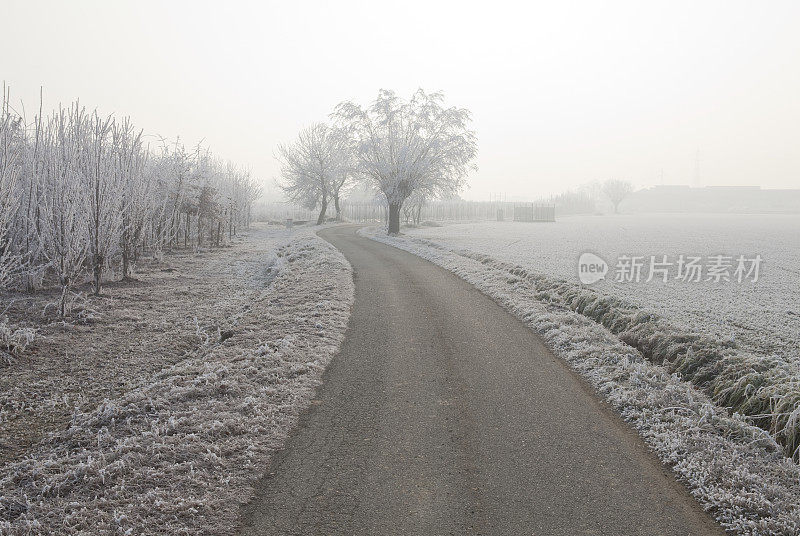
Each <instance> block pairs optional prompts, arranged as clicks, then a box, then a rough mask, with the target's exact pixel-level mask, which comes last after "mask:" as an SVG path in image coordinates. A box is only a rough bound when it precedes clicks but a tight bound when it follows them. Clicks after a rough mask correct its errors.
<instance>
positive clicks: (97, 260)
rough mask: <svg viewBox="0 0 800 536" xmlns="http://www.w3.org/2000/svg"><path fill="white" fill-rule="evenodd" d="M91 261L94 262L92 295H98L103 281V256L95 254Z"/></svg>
mask: <svg viewBox="0 0 800 536" xmlns="http://www.w3.org/2000/svg"><path fill="white" fill-rule="evenodd" d="M92 261H93V262H92V264H94V270H93V271H94V295H95V296H99V295H100V291H101V290H102V281H103V257H102V256H100V255H97V254H95V255H94V256H93V259H92Z"/></svg>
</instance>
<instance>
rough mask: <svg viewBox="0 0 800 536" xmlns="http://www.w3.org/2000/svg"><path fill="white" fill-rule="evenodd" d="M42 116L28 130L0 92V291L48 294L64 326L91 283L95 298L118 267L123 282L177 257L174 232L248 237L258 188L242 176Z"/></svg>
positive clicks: (80, 113) (112, 126)
mask: <svg viewBox="0 0 800 536" xmlns="http://www.w3.org/2000/svg"><path fill="white" fill-rule="evenodd" d="M41 108H42V107H41V104H40V106H39V113H38V114H37V115H35V117H34V120H33V121H32V122H31V123H28V122H27V121H26V119H25V117H24V116H23V115H21V114H18V113H16V112H14V111H13V109H12V108H11V106H10V104H9V99H8V92H7V91H6V90H5V88H4V91H3V98H2V107H0V286H2V287H5V286H11V287H17V288H20V287H24V288H26V289H28V290H35V289H37V288H40V287H44V286H48V285H58V286H59V288H60V289H61V297H60V299H59V300H58V310H59V313H60V314H61V315H62V316H64V315H65V314H66V313H67V312H68V301H69V296H70V295H71V293H72V291H73V290H74V289H75V288H76V287H78V286H80V285H83V284H84V283H86V282H88V281H91V282H92V284H93V290H94V292H95V293H99V292H100V290H101V287H102V284H103V282H104V281H106V280H107V279H108V278H109V274H113V273H116V270H117V267H119V268H120V270H119V272H120V273H121V274H122V276H123V278H126V277H128V276H129V274H130V271H131V266H132V263H133V262H135V259H136V257H137V255H138V254H141V253H143V252H145V251H149V252H151V253H153V254H160V252H161V251H163V250H164V249H165V248H170V247H177V246H178V245H179V244H178V240H179V235H180V232H181V231H182V230H184V229H186V231H187V233H186V235H185V237H184V239H185V240H186V245H195V244H199V243H203V244H206V243H208V244H214V245H220V244H221V243H222V241H223V235H224V234H225V231H227V234H228V235H229V236H231V237H232V236H233V234H235V232H236V229H237V228H241V227H247V226H249V224H250V220H251V207H252V203H253V202H254V201H255V199H256V198H257V197H258V196H259V195H260V188H259V185H258V183H257V182H256V181H255V180H253V179H252V178H251V176H250V174H249V173H248V172H243V171H240V170H239V169H238V168H236V167H235V166H233V165H231V164H229V163H225V162H222V161H220V160H218V159H215V158H213V157H212V156H211V154H210V152H209V151H208V150H207V149H204V148H201V147H199V146H198V147H196V148H195V149H194V150H191V151H187V150H186V148H185V147H184V146H183V144H182V143H181V142H180V140H177V141H175V142H174V143H169V144H166V143H164V144H163V147H162V150H161V151H160V152H158V151H157V152H151V151H150V149H149V148H148V147H145V146H143V144H142V132H141V131H137V130H136V129H134V128H133V126H132V125H131V123H130V121H128V120H127V119H124V120H118V119H115V118H114V117H113V116H109V117H100V116H99V115H98V114H97V113H96V112H87V111H86V110H85V108H83V107H81V106H79V105H78V104H72V105H70V106H69V107H65V108H60V109H59V110H58V111H56V112H53V113H52V114H49V115H47V116H45V115H44V114H43V113H42V109H41ZM195 224H196V225H197V227H196V229H197V234H196V236H195V237H193V236H192V235H191V234H190V233H189V232H188V231H189V230H190V229H191V228H192V227H193V226H194V225H195ZM195 238H196V240H195Z"/></svg>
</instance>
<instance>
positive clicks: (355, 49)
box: [0, 0, 800, 200]
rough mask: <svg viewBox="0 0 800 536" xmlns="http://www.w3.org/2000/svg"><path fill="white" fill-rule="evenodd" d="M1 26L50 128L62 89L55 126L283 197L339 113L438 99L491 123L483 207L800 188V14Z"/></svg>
mask: <svg viewBox="0 0 800 536" xmlns="http://www.w3.org/2000/svg"><path fill="white" fill-rule="evenodd" d="M294 4H297V5H294ZM301 4H302V5H301ZM0 20H2V31H1V32H0V41H1V42H2V53H0V79H2V80H5V81H6V83H8V84H10V86H11V91H12V98H14V99H15V101H16V102H19V101H20V100H22V101H23V102H24V103H25V106H26V107H27V110H26V112H27V114H28V116H29V117H30V118H32V116H33V114H34V112H35V108H36V107H37V106H38V93H39V86H43V87H44V106H45V110H50V109H52V108H55V107H57V106H58V103H59V102H62V103H68V102H70V101H71V100H73V99H76V98H80V100H81V102H82V103H83V104H84V105H86V106H88V107H90V108H94V107H97V108H98V109H99V111H100V112H101V113H115V114H117V115H118V116H130V117H131V119H132V120H133V122H134V124H135V125H137V126H138V127H140V128H144V129H145V132H147V133H149V134H160V135H162V136H166V137H175V136H177V135H180V136H181V137H182V138H183V139H184V140H185V141H186V143H187V145H188V144H194V143H196V142H197V141H199V140H200V139H204V140H205V143H206V144H207V145H208V146H210V147H211V149H212V150H213V151H214V153H215V154H217V155H218V156H220V157H223V158H226V159H230V160H232V161H234V162H237V163H239V164H242V165H246V166H249V167H250V168H251V169H252V170H253V172H254V174H255V175H256V176H257V177H260V178H262V179H264V180H265V182H266V183H267V185H268V186H270V185H271V184H272V180H273V179H274V178H275V176H276V175H277V172H278V171H277V164H276V162H275V160H274V158H273V154H274V148H275V145H276V144H277V143H278V142H286V141H291V140H292V139H293V138H294V136H295V135H296V133H297V131H298V130H299V129H300V128H302V127H303V126H306V125H308V124H309V123H311V122H313V121H318V120H324V119H326V117H327V114H328V113H330V111H331V110H332V108H333V107H334V106H335V105H336V104H337V103H338V102H340V101H342V100H347V99H353V100H357V101H359V102H361V103H364V104H366V103H368V102H369V101H370V100H371V99H373V98H374V97H375V96H376V95H377V91H378V89H379V88H389V89H394V90H396V91H398V92H399V93H400V94H401V95H402V96H405V97H407V96H410V94H411V92H412V91H413V90H415V89H416V88H418V87H422V88H424V89H425V90H427V91H433V90H442V91H444V92H445V95H446V99H447V103H449V104H453V105H458V106H463V107H467V108H469V109H470V110H471V111H472V112H473V118H474V123H473V127H474V128H475V130H476V131H477V134H478V142H479V158H478V161H477V164H478V166H479V171H478V172H476V173H474V174H473V175H472V177H471V178H470V185H471V186H470V188H469V189H468V190H467V191H466V192H465V193H464V197H466V198H468V199H488V197H489V194H490V193H500V192H503V193H505V194H506V195H507V196H508V198H509V199H510V200H511V199H526V198H527V199H532V198H534V197H537V196H538V195H542V194H548V193H554V192H559V191H563V190H565V189H567V188H571V187H575V186H578V185H580V184H582V183H586V182H589V181H591V180H603V179H606V178H609V177H615V178H623V179H628V180H631V181H633V182H634V183H636V184H637V185H649V184H659V183H661V182H662V180H663V182H664V183H667V184H694V183H695V175H696V169H697V162H698V160H699V183H700V184H701V185H724V184H732V185H751V184H752V185H754V184H761V185H762V186H765V187H773V188H777V187H783V188H788V187H795V188H796V187H800V32H798V31H797V27H798V26H800V2H796V1H782V2H778V1H773V2H740V1H730V0H728V1H713V2H712V1H699V0H697V1H690V2H677V1H669V2H660V3H656V2H615V3H611V2H585V3H584V2H580V3H579V2H575V3H568V2H543V3H520V4H512V3H501V2H480V3H476V4H475V6H468V5H466V4H465V3H450V4H445V3H436V2H433V1H430V0H429V1H424V2H419V3H415V2H408V1H403V2H397V3H381V4H379V5H378V4H377V3H373V2H363V3H359V2H348V3H345V2H341V1H337V2H331V3H310V2H305V3H302V2H296V3H295V2H287V1H283V2H269V3H268V2H253V3H235V2H225V3H224V4H223V3H222V2H218V3H211V2H198V1H187V2H175V1H170V2H147V1H142V0H137V1H131V2H123V1H118V0H115V1H113V2H108V1H105V2H78V1H71V2H58V1H54V2H37V1H33V0H24V1H18V0H10V1H9V0H2V3H0ZM151 140H153V142H154V143H155V140H156V138H155V137H153V138H151ZM698 150H699V159H698V158H697V154H698ZM662 175H663V179H662Z"/></svg>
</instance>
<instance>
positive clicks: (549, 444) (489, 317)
mask: <svg viewBox="0 0 800 536" xmlns="http://www.w3.org/2000/svg"><path fill="white" fill-rule="evenodd" d="M319 234H320V236H322V237H323V238H325V239H326V240H328V241H330V242H331V243H333V244H334V245H335V246H336V247H337V248H339V249H340V250H341V251H342V253H344V255H345V256H346V257H347V259H348V260H349V261H350V263H351V264H352V266H353V269H354V272H355V282H356V296H355V304H354V308H353V311H352V317H351V319H350V325H349V328H348V332H347V338H346V340H345V342H344V345H343V347H342V349H341V352H340V354H339V355H338V357H336V358H335V359H334V361H333V363H331V365H330V366H329V368H328V370H327V371H326V373H325V376H324V382H325V383H324V385H323V386H322V387H321V388H320V389H319V391H318V393H317V399H316V400H315V401H314V403H313V405H312V408H311V410H310V411H308V412H306V413H305V414H304V416H303V418H302V419H301V421H300V424H299V426H298V428H297V429H296V430H295V432H294V433H293V435H292V437H291V438H290V439H289V440H288V441H287V443H286V445H285V450H283V451H281V452H279V453H277V454H276V455H275V456H274V457H273V460H272V462H271V465H270V467H269V473H268V475H267V476H266V477H265V478H264V479H263V480H262V481H261V483H260V484H259V486H258V489H257V496H256V498H255V499H254V500H253V501H252V502H251V503H250V504H249V505H248V506H247V507H246V508H245V509H244V510H243V513H242V527H241V534H260V535H277V534H326V535H330V534H348V535H351V534H356V535H381V534H397V535H410V534H425V535H445V534H453V535H460V534H487V535H489V534H498V535H499V534H504V535H542V536H544V535H569V536H572V535H579V534H607V535H628V534H641V535H656V534H660V535H689V534H692V535H694V534H723V531H722V530H721V529H720V528H719V527H718V526H717V525H716V524H715V523H714V522H713V521H712V520H711V518H710V517H709V516H708V515H707V514H705V513H704V512H703V511H702V510H701V509H700V508H699V506H698V505H697V504H696V503H695V501H694V500H693V499H692V498H691V497H690V496H689V495H688V493H687V492H686V491H685V489H684V488H683V487H682V486H681V485H679V484H678V483H677V482H676V481H675V479H674V478H673V477H672V475H671V474H670V473H669V472H668V471H667V470H665V469H664V468H663V467H662V466H661V464H660V463H659V461H658V460H657V459H656V458H655V456H653V455H652V454H651V453H649V452H648V451H647V449H646V448H645V447H644V445H643V444H642V442H641V440H640V439H639V438H638V436H636V434H635V433H634V432H633V431H631V430H630V429H629V428H628V427H627V425H625V424H624V423H623V422H622V421H621V420H620V419H619V418H618V417H617V416H616V415H615V414H613V412H612V411H611V410H610V409H608V408H607V407H606V406H605V405H604V404H603V403H602V402H600V401H599V399H598V398H597V397H596V396H595V395H594V394H593V392H592V391H591V389H590V388H589V387H588V386H587V385H586V384H584V383H583V382H582V381H581V380H580V379H579V378H577V377H576V376H575V375H574V374H573V373H572V372H571V371H570V370H569V369H568V367H567V366H566V365H565V364H564V363H562V362H561V361H560V360H558V359H557V358H556V357H554V356H553V355H552V354H551V352H550V351H549V350H547V348H545V347H544V346H543V345H542V343H541V342H540V341H539V339H538V338H537V336H536V335H535V334H534V333H533V332H531V331H530V330H529V329H528V328H526V327H525V326H524V325H523V324H522V323H521V322H519V321H518V320H516V319H515V318H514V317H512V316H511V315H510V314H509V313H507V312H505V311H504V310H503V309H501V308H500V307H499V306H498V305H497V304H495V303H494V302H493V301H491V300H490V299H489V298H487V297H485V296H484V295H482V294H480V293H479V292H478V291H477V290H475V289H474V288H473V287H471V286H470V285H469V284H467V283H466V282H464V281H462V280H460V279H458V278H457V277H455V276H454V275H452V274H450V273H449V272H446V271H445V270H443V269H441V268H439V267H437V266H434V265H433V264H431V263H428V262H427V261H424V260H422V259H420V258H418V257H415V256H413V255H411V254H409V253H406V252H404V251H400V250H397V249H394V248H392V247H389V246H386V245H383V244H379V243H377V242H373V241H371V240H368V239H365V238H361V237H358V236H356V235H355V228H354V227H335V228H330V229H326V230H324V231H322V232H320V233H319Z"/></svg>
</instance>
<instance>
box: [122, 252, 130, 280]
mask: <svg viewBox="0 0 800 536" xmlns="http://www.w3.org/2000/svg"><path fill="white" fill-rule="evenodd" d="M128 279H130V252H129V250H128V245H127V244H125V245H124V246H122V280H123V281H127V280H128Z"/></svg>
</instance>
